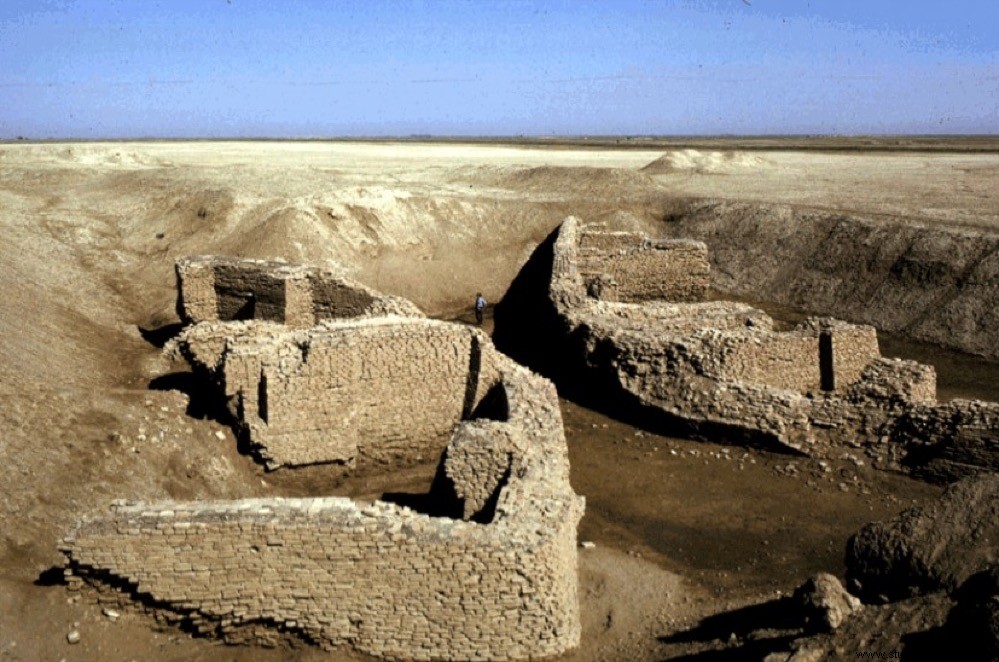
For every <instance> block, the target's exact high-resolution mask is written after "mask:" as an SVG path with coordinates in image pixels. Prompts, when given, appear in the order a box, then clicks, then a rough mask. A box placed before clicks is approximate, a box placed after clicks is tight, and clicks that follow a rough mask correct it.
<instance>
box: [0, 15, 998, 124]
mask: <svg viewBox="0 0 999 662" xmlns="http://www.w3.org/2000/svg"><path fill="white" fill-rule="evenodd" d="M997 56H999V0H935V1H930V0H910V1H907V2H906V1H897V0H704V1H701V2H697V1H694V0H687V1H684V0H672V1H671V0H618V1H612V0H604V1H597V0H562V1H555V0H552V1H547V2H545V1H541V0H537V1H529V0H481V1H473V0H436V1H434V0H423V1H405V0H395V1H391V0H363V1H360V0H359V1H356V2H355V1H353V0H337V1H333V0H330V1H328V2H319V1H318V0H317V1H312V2H306V1H295V0H175V1H168V0H160V1H157V0H128V1H122V2H114V1H110V0H103V1H101V0H86V1H80V2H73V1H71V0H33V1H27V0H0V99H2V100H0V138H13V137H16V136H27V137H31V138H44V137H79V138H97V137H114V138H117V137H248V136H267V137H307V136H335V135H342V136H346V135H410V134H432V135H520V134H524V135H553V134H560V135H579V134H642V135H644V134H666V135H685V134H719V133H731V134H763V133H766V134H780V133H793V134H801V133H840V134H843V133H846V134H851V133H992V134H995V133H999V57H997Z"/></svg>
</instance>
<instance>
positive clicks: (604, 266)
mask: <svg viewBox="0 0 999 662" xmlns="http://www.w3.org/2000/svg"><path fill="white" fill-rule="evenodd" d="M577 259H578V269H579V273H580V275H581V276H582V277H583V281H584V284H585V285H586V286H587V288H588V289H589V290H591V291H592V292H594V293H598V294H599V298H600V299H602V300H605V301H625V302H634V301H647V300H649V299H663V300H668V301H700V300H701V299H703V298H704V295H705V294H706V293H707V291H708V287H709V284H710V278H709V277H710V265H709V263H708V249H707V246H706V245H705V244H704V243H702V242H699V241H686V240H683V239H675V240H662V241H652V240H650V239H649V238H648V237H646V236H645V235H643V234H637V233H630V232H585V231H584V232H582V233H581V234H580V238H579V250H578V257H577ZM591 284H592V286H591Z"/></svg>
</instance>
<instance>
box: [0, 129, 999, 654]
mask: <svg viewBox="0 0 999 662" xmlns="http://www.w3.org/2000/svg"><path fill="white" fill-rule="evenodd" d="M661 157H664V152H663V150H634V149H630V150H624V149H621V150H614V149H583V148H574V147H560V148H558V149H550V148H549V149H546V148H539V147H532V146H528V145H525V146H500V145H475V146H466V145H459V144H445V145H424V144H413V143H405V144H384V143H378V144H366V143H341V144H336V143H332V144H331V143H319V142H309V143H280V142H273V143H253V142H231V143H180V142H171V143H152V142H148V143H120V144H119V143H105V144H101V143H89V144H45V145H23V144H17V145H0V291H2V292H3V296H2V297H0V338H2V343H0V398H2V402H3V406H2V407H0V659H16V660H22V659H23V660H35V659H53V660H56V659H60V658H61V657H65V658H66V659H133V658H134V659H163V660H171V659H205V660H207V659H215V658H216V657H218V656H219V655H222V656H224V657H229V658H232V659H245V660H250V659H253V660H258V659H259V660H270V659H274V660H277V659H287V658H288V657H292V658H297V659H325V658H324V656H322V655H320V654H319V653H318V652H317V651H314V650H310V649H303V650H299V651H261V650H254V649H231V650H230V649H220V648H219V647H218V646H217V645H215V644H213V643H211V642H207V641H203V640H190V639H189V638H187V636H186V635H182V634H178V633H176V632H172V631H166V632H154V631H153V630H152V629H151V628H150V627H149V624H148V623H147V622H145V621H143V620H141V619H134V618H132V617H126V618H124V619H122V620H121V621H118V622H116V623H112V622H110V621H109V620H108V619H106V618H104V617H103V616H102V615H101V613H100V610H99V609H96V608H95V607H92V606H90V605H88V604H85V603H81V602H75V603H68V602H67V597H68V596H67V595H66V593H65V590H64V589H63V588H62V587H60V586H38V585H35V583H34V582H35V581H36V579H37V578H38V577H39V575H40V573H42V572H43V571H45V570H46V569H48V568H50V567H52V566H54V565H56V564H58V563H59V562H60V560H61V559H60V556H59V554H58V553H57V552H56V549H55V544H56V541H57V539H58V538H59V536H60V535H61V534H62V533H63V532H64V531H66V529H67V527H68V526H70V524H71V523H72V521H73V520H74V518H75V517H76V516H77V515H78V514H79V513H82V512H87V511H90V510H94V509H99V508H103V507H105V506H106V505H107V503H108V502H109V501H110V500H111V499H114V498H122V497H123V498H133V499H139V498H162V497H175V498H202V497H216V498H235V497H241V496H251V495H261V494H280V493H300V492H303V491H306V492H308V491H317V490H318V491H322V486H323V485H325V484H330V485H332V484H333V482H324V481H327V479H325V478H323V477H321V476H320V477H319V478H315V477H313V478H310V479H305V478H296V477H294V476H293V475H292V476H283V477H278V475H277V474H275V475H265V474H264V473H263V471H262V470H261V469H260V468H259V467H257V466H256V465H254V464H253V463H252V461H251V460H250V459H248V458H246V457H244V456H241V455H239V454H238V453H237V452H236V450H235V449H234V447H233V446H234V443H233V439H232V436H231V433H228V432H226V437H225V440H224V441H220V440H219V439H217V438H216V436H215V434H214V433H215V432H216V431H219V430H220V429H221V428H220V426H219V425H218V424H217V423H215V422H214V421H211V420H205V419H199V418H196V417H193V416H191V415H190V414H189V413H188V412H187V411H186V409H187V404H186V402H185V399H184V397H183V396H181V395H180V394H178V393H177V392H175V391H162V390H150V388H149V384H150V381H151V380H153V379H155V378H156V377H158V376H161V375H163V374H166V373H169V372H171V371H176V370H179V369H181V367H180V366H171V365H169V364H167V363H165V362H164V360H163V359H161V358H160V357H159V353H158V350H157V349H156V347H154V346H153V344H151V343H150V342H148V341H147V340H145V339H143V335H142V333H141V332H140V328H142V329H149V328H156V327H159V326H162V325H164V324H167V323H169V322H171V321H173V320H174V319H175V318H174V313H173V302H174V296H175V295H174V282H173V273H172V264H173V261H174V260H175V259H176V258H178V257H181V256H184V255H188V254H204V253H226V254H234V255H242V256H248V257H281V258H285V259H288V260H292V261H308V262H313V263H319V264H324V265H329V266H335V267H337V268H340V269H342V270H343V271H344V272H345V273H349V274H351V275H353V276H354V277H356V278H358V279H360V280H362V281H364V282H366V283H368V284H369V285H371V286H373V287H376V288H378V289H380V290H382V291H385V292H388V293H393V294H399V295H403V296H406V297H409V298H411V299H413V300H414V301H416V302H417V303H418V304H419V305H421V306H422V307H423V308H424V309H425V310H427V311H428V312H430V313H432V314H441V315H446V314H450V313H455V312H457V311H459V310H461V309H463V308H466V307H467V305H468V304H469V302H470V301H471V297H472V296H473V295H474V293H475V291H477V290H481V291H483V292H484V293H485V295H486V298H487V299H489V300H490V301H491V302H495V301H497V300H499V298H500V297H501V296H502V294H503V292H504V291H505V289H506V287H507V285H508V284H509V282H510V280H511V279H512V278H513V277H514V275H515V274H516V273H517V271H518V269H519V268H520V266H521V265H522V264H523V262H524V261H525V260H526V259H527V257H528V255H529V254H530V252H531V250H532V249H533V247H534V246H536V244H537V243H538V242H540V241H541V240H542V239H543V238H544V237H545V236H546V235H547V234H548V233H549V232H550V231H551V230H552V229H553V228H554V227H555V226H556V225H557V224H558V223H559V222H561V220H562V219H563V218H564V217H565V216H566V215H568V214H575V215H577V216H580V217H582V218H584V219H585V220H587V221H596V222H605V223H607V224H609V225H610V226H612V227H619V228H628V229H645V230H648V231H650V232H651V233H653V234H655V231H656V227H657V225H658V224H659V223H660V222H661V220H662V218H663V216H664V215H665V214H668V213H669V210H670V209H671V208H672V205H673V199H674V197H675V196H678V195H683V196H695V197H710V198H729V199H739V200H752V201H768V202H775V201H777V202H787V203H790V204H795V205H803V206H812V207H819V208H827V209H838V210H844V211H863V212H866V213H886V214H893V215H898V216H901V217H903V218H906V219H915V220H919V221H921V222H931V223H939V224H954V225H965V226H976V227H979V228H982V229H984V230H986V231H989V232H994V231H996V230H997V229H999V204H997V200H996V196H997V191H999V187H997V186H996V183H997V172H999V155H997V154H994V153H987V154H934V155H928V154H921V153H913V154H884V153H878V154H870V155H866V154H863V153H851V154H847V155H843V154H825V153H799V152H791V151H786V152H781V151H768V152H761V153H726V152H724V151H719V152H705V151H701V152H697V153H691V152H683V151H678V152H675V153H671V154H667V155H665V157H666V158H665V159H662V158H661ZM653 162H657V163H656V165H655V166H654V167H650V168H648V169H646V170H643V168H645V167H646V166H648V165H649V164H652V163H653ZM990 374H991V373H990ZM565 409H566V422H567V434H568V437H569V443H570V452H571V454H572V462H573V482H574V485H575V486H576V489H577V491H578V492H580V493H581V494H584V495H586V496H587V498H588V507H589V509H588V514H587V515H586V517H585V518H584V520H583V522H582V524H581V529H580V537H581V539H587V540H593V541H595V542H596V543H597V546H596V548H594V549H590V550H582V551H581V559H582V560H581V567H580V572H581V577H582V588H581V601H582V609H583V615H584V644H583V646H582V647H581V649H580V651H578V652H577V653H576V654H574V655H573V656H572V657H573V658H574V659H643V658H644V659H654V658H658V657H668V656H675V655H680V654H690V653H695V652H696V651H698V650H700V649H702V648H705V647H710V646H711V645H712V644H711V642H693V643H689V642H688V643H683V644H677V643H675V642H672V643H671V642H669V641H667V642H661V641H660V640H659V639H658V637H661V636H667V635H669V634H670V633H672V632H675V631H676V630H678V629H682V628H683V627H686V626H689V625H691V624H692V623H693V622H695V621H696V619H697V618H698V617H700V616H702V615H705V614H709V613H713V612H717V611H719V610H722V609H725V608H728V607H731V606H733V605H736V604H744V603H746V602H750V601H753V600H759V599H763V598H765V597H769V596H772V595H773V592H774V591H777V590H781V591H788V590H791V589H792V588H793V586H794V585H795V584H797V583H800V581H801V580H802V579H804V574H805V573H807V572H810V571H813V570H819V569H828V570H832V571H839V570H840V568H839V565H837V564H838V563H840V562H841V557H842V546H843V544H844V543H845V539H846V536H848V535H849V533H851V532H852V531H854V530H855V529H856V528H857V527H858V526H859V525H860V524H862V523H863V522H865V521H867V519H872V518H875V517H882V516H885V515H887V514H890V513H892V512H895V511H896V510H898V509H899V508H901V507H902V505H903V504H904V503H910V502H911V500H913V499H916V500H917V501H918V500H921V499H924V498H927V497H928V496H931V495H933V494H935V493H936V490H935V488H930V487H928V486H925V485H921V484H917V483H913V482H912V481H908V480H907V479H904V478H900V477H894V476H877V475H873V474H869V473H864V472H863V471H858V470H856V468H855V467H854V468H851V466H852V465H844V467H843V468H842V469H843V470H844V471H846V472H847V473H848V479H847V478H841V480H848V482H849V486H850V487H849V490H848V491H846V492H843V491H840V490H839V489H836V483H835V482H832V483H831V482H829V481H828V480H827V479H826V478H823V477H821V476H818V475H816V476H814V477H812V478H814V480H812V482H813V485H811V486H809V485H808V484H807V480H808V479H810V478H809V476H810V474H807V472H808V471H811V470H812V469H813V468H806V471H805V474H807V475H803V476H802V477H800V478H788V477H786V476H784V475H783V474H777V473H775V472H776V471H777V469H778V468H779V467H782V466H784V465H786V463H787V461H788V459H787V458H785V457H781V456H770V455H768V454H765V453H758V452H753V453H751V457H752V459H753V460H754V462H752V463H750V462H749V460H748V459H747V460H745V461H743V462H735V461H734V460H727V459H724V458H723V457H721V452H720V450H719V448H717V447H711V446H710V445H709V446H703V445H697V444H693V443H692V442H683V441H677V440H669V439H666V438H659V437H653V436H636V434H635V433H636V432H638V431H636V430H634V429H633V428H629V427H627V426H625V425H623V424H621V423H618V422H616V421H613V420H611V419H606V418H604V417H602V416H599V415H597V414H595V413H593V412H590V411H589V410H587V409H585V408H582V407H578V406H577V405H573V404H572V403H566V408H565ZM605 425H606V426H607V427H603V426H605ZM594 426H596V427H594ZM671 450H672V451H676V453H677V454H675V455H674V454H672V453H671V452H670V451H671ZM693 450H697V451H698V454H696V455H695V454H693V453H692V452H691V451H693ZM709 452H710V453H713V455H708V454H707V453H709ZM740 456H741V451H740ZM739 466H742V467H743V468H742V469H739V468H738V467H739ZM431 469H432V468H431V467H427V468H426V472H427V473H426V474H425V475H423V476H422V477H420V476H415V477H409V478H405V479H402V478H400V477H389V478H388V479H386V480H387V482H385V483H378V482H377V481H376V483H375V486H376V489H375V490H371V486H370V485H369V486H367V487H365V486H364V484H362V483H357V484H351V483H346V484H344V485H341V486H340V488H336V489H340V490H341V491H343V492H344V493H357V494H360V493H368V492H373V493H374V492H377V490H378V489H388V488H389V487H401V486H400V485H397V481H398V480H404V482H405V481H407V480H408V481H410V482H411V484H414V485H415V484H419V483H420V481H421V480H424V479H425V478H426V477H427V476H429V471H430V470H431ZM854 477H856V481H854V480H853V479H854ZM329 481H332V479H329ZM837 482H838V481H837ZM330 489H334V488H330ZM865 490H866V492H865ZM764 541H765V542H764ZM74 622H79V623H80V625H79V629H80V632H81V634H82V637H83V640H82V642H81V643H80V644H77V645H76V646H70V645H69V644H67V643H66V639H65V636H66V633H67V632H69V630H70V629H72V628H73V623H74Z"/></svg>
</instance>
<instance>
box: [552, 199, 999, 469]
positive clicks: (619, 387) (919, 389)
mask: <svg viewBox="0 0 999 662" xmlns="http://www.w3.org/2000/svg"><path fill="white" fill-rule="evenodd" d="M629 236H630V237H631V238H630V239H629ZM651 243H652V242H650V241H649V240H648V239H647V238H645V237H644V236H642V235H628V234H627V233H601V232H599V231H597V230H594V229H586V228H583V227H582V226H581V225H580V223H579V221H578V220H577V219H573V218H570V219H567V220H566V221H565V222H564V223H563V224H562V226H561V228H560V229H559V231H558V235H557V236H556V238H555V241H554V248H553V252H554V255H553V269H552V280H551V283H550V284H549V299H550V301H551V303H552V305H553V306H554V308H555V310H556V311H557V313H558V315H559V316H560V318H561V319H562V320H563V326H564V328H565V329H566V330H568V331H569V335H568V338H567V340H568V341H569V342H571V343H573V345H572V346H573V347H574V348H575V350H574V351H575V352H576V356H577V360H579V361H580V362H582V363H583V364H585V365H588V366H589V367H591V368H593V369H595V372H594V374H595V375H600V376H603V378H604V379H606V378H607V376H611V381H610V382H609V383H605V387H606V388H609V389H611V390H612V391H614V392H616V393H621V394H625V395H626V396H627V397H630V398H634V399H636V400H637V401H638V402H640V403H642V404H643V405H647V406H651V407H654V408H656V409H659V410H661V411H664V412H666V413H668V414H672V415H674V416H677V417H680V418H681V419H684V420H686V421H689V422H690V423H691V424H693V425H694V426H695V428H697V427H698V426H703V427H705V429H708V430H711V429H716V428H717V426H718V425H721V426H726V427H729V428H733V429H738V430H743V431H745V432H746V433H747V434H749V435H750V436H751V437H762V438H763V439H765V440H769V441H770V442H771V443H777V444H781V445H784V446H786V447H789V448H792V449H794V450H796V451H799V452H803V453H806V454H809V455H813V456H827V455H830V454H833V453H835V452H836V451H837V450H838V449H841V448H842V447H843V446H844V445H848V446H853V447H858V446H860V447H863V448H865V449H866V450H867V452H868V453H869V454H870V455H871V456H872V457H874V458H875V459H876V460H877V461H879V462H881V463H882V464H883V465H885V466H889V467H894V468H899V467H902V466H909V465H912V464H913V462H914V461H915V458H916V457H917V456H918V457H929V456H934V457H938V458H940V460H939V462H937V463H936V465H935V466H939V467H944V466H945V467H946V469H945V470H944V469H941V470H939V471H937V474H938V475H939V476H941V477H943V476H944V475H945V474H946V476H948V477H956V476H957V475H960V474H961V473H962V472H963V473H973V472H975V471H980V470H989V469H990V468H991V467H994V465H995V462H996V460H995V459H990V458H995V457H996V455H997V454H999V450H997V448H996V442H995V440H996V439H997V438H999V422H997V421H999V415H997V412H999V404H997V403H977V404H966V403H952V404H950V405H939V404H937V402H936V376H935V373H934V371H933V368H932V367H930V366H923V365H919V364H917V363H915V362H912V361H895V360H887V359H883V358H881V356H880V351H879V348H878V342H877V332H876V331H875V329H874V328H873V327H870V326H864V325H853V324H848V323H846V322H842V321H839V320H833V319H829V318H811V319H808V320H806V321H805V322H804V323H802V324H799V325H798V326H797V327H795V328H794V329H791V330H790V331H786V332H775V331H774V325H773V322H772V320H770V319H769V317H767V316H766V315H765V314H763V313H762V312H761V311H757V310H754V309H751V308H749V307H747V306H745V305H743V304H736V303H729V302H694V303H683V302H677V301H674V302H670V303H663V302H661V301H652V302H644V301H643V302H642V303H638V302H637V301H635V302H629V301H625V300H624V299H623V297H618V298H619V299H621V301H617V302H615V301H610V300H608V298H607V297H604V296H603V292H604V291H605V290H606V289H607V287H608V285H607V284H608V283H615V282H618V281H619V280H620V281H626V280H627V278H628V277H627V275H622V274H621V273H617V272H615V273H614V274H613V275H611V274H608V273H603V272H601V269H604V268H606V269H608V270H609V269H612V268H618V269H624V270H626V269H627V268H630V266H629V265H628V264H627V263H626V262H624V261H621V260H620V257H621V255H623V254H624V253H625V252H626V250H627V248H626V247H628V246H634V245H639V244H641V245H643V246H648V245H650V244H651ZM601 254H603V255H601ZM622 265H624V266H622ZM637 268H639V269H642V268H644V267H637ZM644 273H645V272H643V276H644ZM658 273H659V276H660V277H664V278H669V277H670V276H669V275H668V274H667V273H666V272H665V271H660V272H658ZM705 278H706V275H705ZM687 282H688V281H687V279H686V278H683V280H681V286H682V287H681V289H682V290H683V291H684V292H688V291H689V288H688V287H687ZM593 283H597V284H598V285H599V286H596V287H595V286H593ZM665 291H669V286H668V285H665V286H663V287H662V289H661V290H660V291H659V292H656V291H655V290H654V289H652V288H646V289H645V292H646V293H647V294H648V296H649V297H653V298H654V297H657V296H660V293H661V292H665ZM643 297H644V295H642V296H639V295H638V294H637V291H636V299H637V300H640V299H641V298H643Z"/></svg>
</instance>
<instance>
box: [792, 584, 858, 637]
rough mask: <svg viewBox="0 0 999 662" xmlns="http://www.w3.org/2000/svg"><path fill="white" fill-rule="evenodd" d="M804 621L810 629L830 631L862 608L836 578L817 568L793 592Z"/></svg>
mask: <svg viewBox="0 0 999 662" xmlns="http://www.w3.org/2000/svg"><path fill="white" fill-rule="evenodd" d="M794 600H795V601H796V602H797V603H798V604H799V605H800V606H801V608H802V611H803V615H804V618H805V623H806V624H807V625H808V626H809V627H810V628H811V629H813V630H816V631H819V632H831V631H832V630H835V629H836V628H838V627H839V626H840V625H842V624H843V622H844V621H846V619H848V618H849V617H850V616H852V615H853V614H854V613H855V612H857V611H858V610H860V609H861V608H862V606H861V604H860V600H859V599H857V598H856V597H854V596H852V595H850V594H849V593H848V592H847V591H846V589H845V588H843V585H842V584H841V583H840V581H839V579H837V578H836V577H834V576H833V575H830V574H829V573H825V572H820V573H818V574H816V575H814V576H813V577H811V578H810V579H809V580H808V581H807V582H805V583H804V584H803V585H802V586H801V587H799V588H798V590H797V591H795V593H794Z"/></svg>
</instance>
